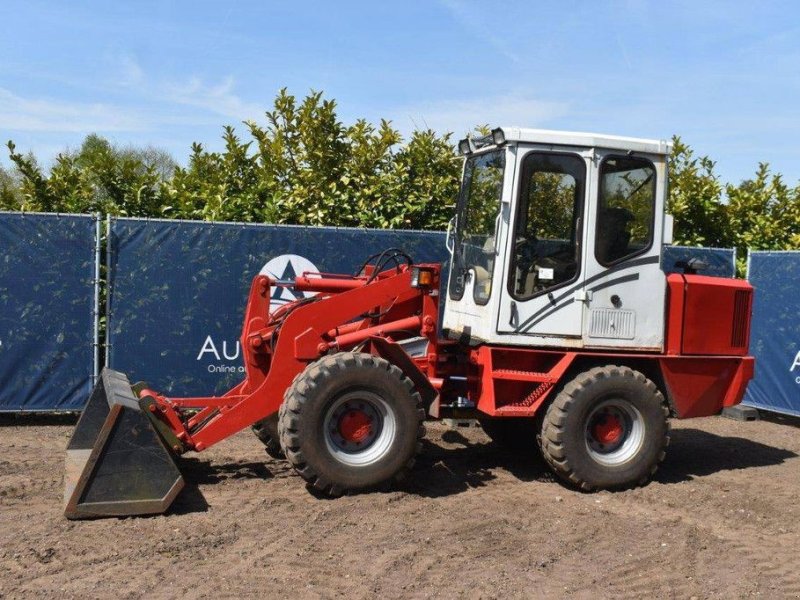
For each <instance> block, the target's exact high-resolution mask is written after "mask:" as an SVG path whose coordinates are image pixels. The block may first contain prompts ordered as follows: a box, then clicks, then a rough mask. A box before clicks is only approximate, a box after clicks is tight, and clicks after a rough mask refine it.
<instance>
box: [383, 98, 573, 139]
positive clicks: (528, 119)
mask: <svg viewBox="0 0 800 600" xmlns="http://www.w3.org/2000/svg"><path fill="white" fill-rule="evenodd" d="M567 109H568V106H567V105H566V104H564V103H559V102H549V101H545V100H537V99H534V98H528V97H525V96H521V95H505V96H488V97H480V98H470V99H460V100H453V101H437V102H431V103H428V104H423V105H417V106H413V107H408V108H404V109H400V110H397V111H395V112H396V113H398V117H399V118H397V119H395V125H396V126H397V127H399V128H400V129H401V131H404V132H406V133H408V132H409V131H411V130H413V129H423V128H431V129H433V130H435V131H437V132H445V131H452V132H454V133H455V134H456V136H460V135H461V134H464V133H467V132H468V131H471V130H472V128H473V127H475V126H476V125H483V124H488V125H490V126H492V127H497V126H506V127H511V126H519V127H541V126H543V125H545V124H546V123H547V122H549V121H551V120H553V119H557V118H559V117H562V116H563V115H565V114H566V113H567Z"/></svg>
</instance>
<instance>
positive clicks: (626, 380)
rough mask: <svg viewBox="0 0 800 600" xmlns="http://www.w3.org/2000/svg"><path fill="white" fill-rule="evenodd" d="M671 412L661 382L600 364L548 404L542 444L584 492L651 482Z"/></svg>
mask: <svg viewBox="0 0 800 600" xmlns="http://www.w3.org/2000/svg"><path fill="white" fill-rule="evenodd" d="M668 417H669V411H668V410H667V406H666V402H665V401H664V396H663V395H662V394H661V392H660V391H659V390H658V387H656V385H655V384H654V383H653V382H652V381H650V380H649V379H648V378H647V377H645V376H644V374H642V373H640V372H639V371H635V370H633V369H630V368H628V367H622V366H613V365H608V366H604V367H595V368H593V369H590V370H588V371H586V372H584V373H581V374H580V375H578V376H577V377H575V378H574V379H573V380H572V381H570V382H569V383H567V384H566V385H565V386H564V388H563V389H562V390H561V392H560V393H559V394H558V395H557V396H556V398H555V399H554V400H553V402H552V403H551V404H550V406H548V408H547V411H546V413H545V416H544V420H543V422H542V430H541V434H540V437H539V445H540V448H541V450H542V455H543V456H544V458H545V460H546V461H547V463H548V464H549V465H550V467H551V468H552V470H553V471H554V472H555V473H556V475H558V476H559V477H560V478H562V479H563V480H565V481H566V482H568V483H570V484H571V485H574V486H575V487H577V488H579V489H581V490H584V491H593V490H601V489H624V488H628V487H634V486H637V485H642V484H644V483H646V482H647V481H648V480H649V479H650V477H651V476H652V475H653V474H654V473H655V471H656V469H657V468H658V465H659V463H660V462H661V461H662V460H663V459H664V456H665V454H666V447H667V444H668V443H669V422H668V420H667V419H668Z"/></svg>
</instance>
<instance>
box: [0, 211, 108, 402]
mask: <svg viewBox="0 0 800 600" xmlns="http://www.w3.org/2000/svg"><path fill="white" fill-rule="evenodd" d="M96 223H97V221H96V219H95V218H94V217H93V216H85V215H46V214H34V213H27V214H20V213H0V247H2V249H3V251H2V258H0V411H60V410H79V409H81V408H83V404H84V403H85V402H86V399H87V397H88V395H89V392H90V391H91V387H92V375H93V371H94V348H95V347H94V342H95V340H94V327H95V317H94V315H93V311H94V302H95V296H94V293H95V286H94V277H95V264H96V260H95V258H96V252H95V239H96V238H95V232H96Z"/></svg>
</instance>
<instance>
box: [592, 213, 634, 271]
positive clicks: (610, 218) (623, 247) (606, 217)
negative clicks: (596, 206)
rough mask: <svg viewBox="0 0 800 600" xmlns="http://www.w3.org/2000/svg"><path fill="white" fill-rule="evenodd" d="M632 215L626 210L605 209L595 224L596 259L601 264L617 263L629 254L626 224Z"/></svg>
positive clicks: (629, 234)
mask: <svg viewBox="0 0 800 600" xmlns="http://www.w3.org/2000/svg"><path fill="white" fill-rule="evenodd" d="M633 219H634V217H633V213H632V212H631V211H629V210H628V209H627V208H619V207H615V208H607V209H605V210H603V211H602V212H601V213H600V218H599V220H598V223H597V259H598V260H599V261H600V262H601V263H603V264H610V263H613V262H616V261H618V260H619V259H620V258H622V257H624V256H626V255H627V254H629V252H630V242H631V232H630V231H629V229H628V224H629V223H630V222H631V221H633Z"/></svg>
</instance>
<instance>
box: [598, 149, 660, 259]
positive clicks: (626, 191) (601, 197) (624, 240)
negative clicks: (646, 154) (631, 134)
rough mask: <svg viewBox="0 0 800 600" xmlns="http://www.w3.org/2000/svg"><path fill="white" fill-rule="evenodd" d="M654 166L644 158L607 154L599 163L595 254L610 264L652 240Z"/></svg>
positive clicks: (654, 189) (642, 248) (642, 247)
mask: <svg viewBox="0 0 800 600" xmlns="http://www.w3.org/2000/svg"><path fill="white" fill-rule="evenodd" d="M655 203H656V170H655V167H653V164H652V163H651V162H650V161H648V160H645V159H643V158H635V157H631V156H608V157H606V158H605V159H604V160H603V162H602V163H601V165H600V182H599V189H598V205H597V233H596V235H595V240H596V242H595V257H596V258H597V261H598V262H599V263H600V264H601V265H604V266H610V265H613V264H615V263H618V262H620V261H623V260H625V259H626V258H630V257H633V256H636V255H637V254H641V253H643V252H645V251H647V250H648V249H649V248H650V246H651V245H652V243H653V224H654V220H655Z"/></svg>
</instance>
